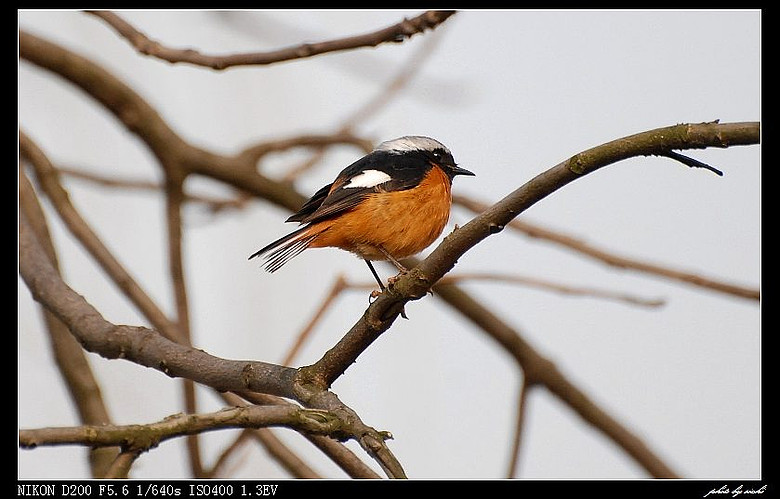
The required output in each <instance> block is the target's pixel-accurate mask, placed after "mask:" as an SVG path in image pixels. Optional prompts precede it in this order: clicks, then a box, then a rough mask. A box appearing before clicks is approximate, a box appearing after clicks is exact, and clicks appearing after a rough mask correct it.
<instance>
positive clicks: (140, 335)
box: [19, 216, 405, 477]
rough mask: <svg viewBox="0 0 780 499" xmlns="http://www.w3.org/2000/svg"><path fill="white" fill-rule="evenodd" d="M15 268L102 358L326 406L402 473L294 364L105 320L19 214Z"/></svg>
mask: <svg viewBox="0 0 780 499" xmlns="http://www.w3.org/2000/svg"><path fill="white" fill-rule="evenodd" d="M19 273H20V274H21V276H22V279H23V280H24V281H25V283H26V284H27V287H28V288H29V289H30V292H31V293H32V295H33V298H34V299H35V300H36V301H38V302H39V303H41V304H42V305H43V306H44V307H45V308H46V309H47V310H49V311H50V312H51V313H52V314H54V315H55V316H56V317H57V318H58V319H59V320H60V321H62V322H63V323H64V324H65V325H66V326H67V327H68V329H69V330H70V331H71V333H72V334H73V335H74V336H75V337H76V339H77V340H78V341H79V342H80V343H81V345H82V346H83V347H84V348H85V349H86V350H88V351H90V352H94V353H98V354H99V355H102V356H103V357H105V358H108V359H120V358H121V359H127V360H130V361H132V362H135V363H137V364H140V365H143V366H146V367H151V368H153V369H156V370H158V371H161V372H163V373H165V374H166V375H168V376H171V377H181V378H187V379H190V380H193V381H195V382H197V383H201V384H204V385H207V386H210V387H212V388H215V389H216V390H218V391H235V392H242V391H247V390H249V391H254V392H260V393H268V394H272V395H278V396H281V397H285V398H291V399H296V400H299V401H301V402H302V403H304V404H305V405H306V406H307V407H310V408H314V409H323V410H326V411H329V412H330V413H331V414H333V415H334V416H335V417H337V418H339V419H340V421H341V422H342V424H341V426H340V427H339V428H338V430H337V431H335V432H334V434H333V435H332V436H334V437H336V438H340V439H345V438H354V439H356V440H357V441H358V442H359V443H360V445H361V446H362V447H363V448H364V449H365V450H366V452H368V453H369V455H371V456H372V457H373V458H374V459H376V460H377V462H378V463H379V464H380V465H381V466H382V467H383V469H385V470H386V472H387V473H388V476H390V477H404V476H405V474H404V472H403V468H402V467H401V466H400V463H398V461H397V460H396V459H395V457H394V456H393V455H392V453H391V452H390V450H389V449H388V448H387V446H386V444H385V440H386V439H387V438H389V435H388V434H386V433H383V432H378V431H376V430H374V429H373V428H371V427H369V426H367V425H365V424H364V423H363V422H362V421H361V420H360V418H359V417H358V416H357V414H356V413H355V412H354V411H353V410H351V409H350V408H348V407H347V406H346V405H344V404H343V403H342V402H341V401H340V400H339V399H338V397H337V396H336V395H335V394H333V393H332V392H330V391H327V390H322V389H320V388H319V387H316V386H312V385H310V384H308V383H306V382H305V381H304V382H301V380H300V379H299V378H298V371H297V370H296V369H292V368H289V367H284V366H278V365H275V364H269V363H265V362H258V361H237V360H226V359H220V358H217V357H214V356H212V355H209V354H208V353H206V352H204V351H202V350H198V349H195V348H192V347H189V346H186V345H181V344H179V343H175V342H172V341H170V340H168V339H166V338H164V337H163V336H161V335H160V334H159V333H157V332H156V331H154V330H151V329H148V328H144V327H134V326H118V325H114V324H111V323H110V322H108V321H106V320H105V319H104V318H103V317H102V316H101V315H100V313H99V312H98V311H97V310H95V309H94V307H92V305H90V304H89V303H87V301H86V300H84V298H83V297H81V296H79V295H78V294H76V293H75V292H74V291H73V290H72V289H71V288H70V287H69V286H68V285H67V284H65V283H64V282H63V281H62V279H61V278H60V276H59V274H58V273H57V271H56V270H55V269H54V268H53V267H52V265H51V262H50V261H49V260H48V258H47V257H46V255H45V253H44V251H43V249H42V248H41V246H40V244H39V243H38V241H37V239H36V237H35V234H34V233H33V232H32V229H30V227H29V224H28V223H27V221H26V220H25V218H24V216H20V221H19Z"/></svg>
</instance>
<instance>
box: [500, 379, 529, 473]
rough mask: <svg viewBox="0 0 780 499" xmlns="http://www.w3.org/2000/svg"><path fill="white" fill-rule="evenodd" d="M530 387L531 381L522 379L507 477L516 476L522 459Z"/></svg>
mask: <svg viewBox="0 0 780 499" xmlns="http://www.w3.org/2000/svg"><path fill="white" fill-rule="evenodd" d="M529 387H530V385H529V383H527V380H526V379H525V377H523V379H522V380H521V381H520V393H519V394H518V396H517V410H516V412H517V420H516V421H517V422H516V423H515V438H513V439H512V450H511V452H510V454H509V455H510V458H509V467H508V469H507V474H506V476H507V478H515V477H516V476H517V463H518V462H519V461H520V447H521V443H522V438H523V427H524V426H525V424H524V423H525V413H526V405H527V402H528V392H529Z"/></svg>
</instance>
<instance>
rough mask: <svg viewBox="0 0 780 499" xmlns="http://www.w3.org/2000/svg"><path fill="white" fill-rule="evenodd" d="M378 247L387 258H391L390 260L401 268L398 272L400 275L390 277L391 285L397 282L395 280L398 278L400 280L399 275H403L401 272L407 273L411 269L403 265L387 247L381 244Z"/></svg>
mask: <svg viewBox="0 0 780 499" xmlns="http://www.w3.org/2000/svg"><path fill="white" fill-rule="evenodd" d="M377 249H379V251H381V252H382V254H383V255H385V257H387V259H388V260H390V262H391V263H392V264H393V265H395V267H396V268H397V269H398V270H399V273H398V275H396V276H395V277H391V278H390V279H388V280H387V282H388V283H389V284H390V285H392V284H394V283H395V281H397V280H398V276H399V275H401V274H406V273H407V272H409V271H408V270H407V269H406V267H404V266H403V265H401V262H399V261H398V260H396V259H395V257H394V256H393V255H391V254H390V253H389V252H388V251H387V250H386V249H384V248H383V247H381V246H377Z"/></svg>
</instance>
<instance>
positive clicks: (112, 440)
mask: <svg viewBox="0 0 780 499" xmlns="http://www.w3.org/2000/svg"><path fill="white" fill-rule="evenodd" d="M271 426H284V427H288V428H292V429H295V430H298V431H300V432H304V433H314V434H322V435H327V434H330V433H334V432H336V431H338V429H339V427H340V426H341V422H340V421H339V420H338V419H337V418H335V417H333V416H332V415H330V414H328V412H326V411H321V410H316V409H302V408H300V407H298V406H294V405H265V406H259V405H248V406H242V407H230V408H227V409H223V410H221V411H219V412H213V413H209V414H176V415H173V416H169V417H167V418H165V419H164V420H162V421H159V422H157V423H151V424H147V425H138V424H133V425H86V426H75V427H63V428H39V429H34V430H20V431H19V445H20V446H21V447H23V448H34V447H37V446H39V445H72V444H80V445H87V446H90V447H111V446H121V447H122V448H124V449H125V450H130V451H147V450H149V449H151V448H154V447H157V446H158V445H159V444H160V443H162V442H164V441H165V440H170V439H171V438H175V437H180V436H184V435H195V434H199V433H203V432H206V431H213V430H219V429H224V428H266V427H271Z"/></svg>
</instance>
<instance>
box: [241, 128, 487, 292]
mask: <svg viewBox="0 0 780 499" xmlns="http://www.w3.org/2000/svg"><path fill="white" fill-rule="evenodd" d="M457 175H468V176H473V175H475V174H474V173H472V172H471V171H469V170H466V169H465V168H461V167H459V166H458V165H457V164H456V163H455V160H454V158H453V156H452V153H451V152H450V150H449V149H448V148H447V147H446V146H444V145H443V144H442V143H441V142H439V141H437V140H435V139H432V138H430V137H425V136H419V135H407V136H403V137H399V138H396V139H392V140H387V141H385V142H382V143H381V144H379V145H378V146H376V147H375V148H374V149H373V150H372V151H371V152H370V153H368V154H366V155H365V156H363V157H361V158H360V159H358V160H357V161H355V162H354V163H352V164H351V165H349V166H347V167H346V168H344V169H343V170H342V171H341V173H339V174H338V175H337V176H336V178H335V180H334V181H333V182H331V183H330V184H327V185H325V186H324V187H322V188H321V189H319V190H318V191H316V192H315V193H314V195H313V196H312V197H311V198H310V199H309V200H308V201H306V202H305V203H304V204H303V206H302V207H301V208H300V210H298V211H297V212H296V213H294V214H293V215H292V216H290V217H289V218H288V219H287V220H286V222H299V224H300V225H301V226H300V227H299V228H298V229H296V230H294V231H292V232H290V233H289V234H287V235H285V236H283V237H281V238H279V239H277V240H275V241H273V242H272V243H270V244H268V245H267V246H265V247H263V248H261V249H260V250H258V251H256V252H254V253H253V254H252V255H250V256H249V259H250V260H251V259H252V258H255V257H258V256H263V257H264V259H265V263H264V264H263V268H264V269H265V270H266V271H268V272H275V271H277V270H279V269H280V268H281V267H282V266H283V265H284V264H286V263H287V262H289V261H290V260H291V259H292V258H294V257H295V256H297V255H299V254H300V253H301V252H303V251H304V250H306V249H308V248H325V247H332V248H339V249H342V250H346V251H348V252H351V253H353V254H355V255H357V256H358V257H360V258H362V259H363V260H365V262H366V263H367V264H368V268H369V269H370V270H371V273H372V274H373V276H374V278H375V279H376V282H377V283H378V284H379V288H380V290H381V292H384V291H385V290H386V288H385V285H384V283H383V282H382V280H381V279H380V278H379V275H378V274H377V272H376V269H375V268H374V266H373V264H372V263H371V262H372V261H384V260H389V261H390V262H391V263H392V264H393V265H395V266H396V268H398V270H399V272H400V273H399V275H400V274H403V273H406V272H407V269H406V268H405V267H404V266H403V265H402V264H401V263H400V261H399V260H401V259H404V258H406V257H410V256H413V255H416V254H417V253H419V252H421V251H423V250H424V249H425V248H427V247H428V246H430V245H431V244H432V243H433V242H434V241H435V240H436V239H437V238H438V237H439V235H441V233H442V231H443V230H444V227H445V226H446V225H447V221H448V219H449V215H450V207H451V206H452V180H453V178H454V177H455V176H457ZM389 282H390V283H392V282H394V280H393V279H390V280H389Z"/></svg>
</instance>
